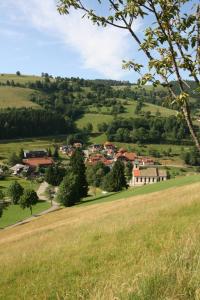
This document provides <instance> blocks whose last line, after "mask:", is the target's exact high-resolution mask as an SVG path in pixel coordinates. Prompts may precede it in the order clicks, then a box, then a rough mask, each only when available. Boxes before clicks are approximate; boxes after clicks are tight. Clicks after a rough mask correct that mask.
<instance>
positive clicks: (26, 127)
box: [0, 108, 74, 139]
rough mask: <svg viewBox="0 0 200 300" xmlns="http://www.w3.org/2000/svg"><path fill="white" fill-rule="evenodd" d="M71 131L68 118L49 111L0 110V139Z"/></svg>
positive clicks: (71, 125) (72, 127) (72, 128)
mask: <svg viewBox="0 0 200 300" xmlns="http://www.w3.org/2000/svg"><path fill="white" fill-rule="evenodd" d="M73 131H74V126H73V123H72V122H71V120H70V119H65V118H64V117H63V116H61V115H60V114H57V113H53V112H50V111H45V110H37V109H31V108H29V109H28V108H27V109H26V108H23V109H6V110H1V111H0V139H9V138H17V137H32V136H43V135H51V134H66V133H72V132H73Z"/></svg>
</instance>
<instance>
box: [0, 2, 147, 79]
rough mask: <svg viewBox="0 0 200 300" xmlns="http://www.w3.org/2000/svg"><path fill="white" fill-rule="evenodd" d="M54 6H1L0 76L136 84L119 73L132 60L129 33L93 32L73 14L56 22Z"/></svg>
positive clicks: (131, 75)
mask: <svg viewBox="0 0 200 300" xmlns="http://www.w3.org/2000/svg"><path fill="white" fill-rule="evenodd" d="M55 1H56V0H0V38H1V48H0V54H1V59H0V73H15V72H16V71H18V70H19V71H20V72H21V73H22V74H35V75H40V74H41V73H42V72H47V73H49V74H51V75H53V76H64V77H81V78H89V79H94V78H107V79H120V80H130V81H132V82H133V81H135V80H136V78H137V76H136V75H135V74H134V73H133V72H130V71H127V70H123V69H122V60H123V59H131V58H133V56H134V55H135V54H137V53H136V51H137V48H136V46H134V43H133V42H132V41H131V40H130V36H129V34H128V32H126V31H124V30H120V29H117V28H114V27H107V28H106V29H105V28H101V27H97V26H94V25H92V24H91V22H90V21H89V20H87V19H86V18H84V19H83V18H81V13H80V12H78V11H74V10H73V11H72V12H71V13H70V14H69V15H67V16H61V15H59V13H58V12H57V9H56V3H55ZM88 1H90V2H91V1H92V2H91V3H94V1H93V0H88ZM141 27H142V24H141V22H140V21H138V22H136V23H135V24H134V28H135V30H136V31H139V30H141ZM132 54H134V55H132Z"/></svg>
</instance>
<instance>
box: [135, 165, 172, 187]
mask: <svg viewBox="0 0 200 300" xmlns="http://www.w3.org/2000/svg"><path fill="white" fill-rule="evenodd" d="M165 180H167V172H166V170H161V169H158V168H146V169H141V168H140V167H139V165H134V167H133V176H132V179H131V180H130V182H129V185H130V186H141V185H145V184H152V183H156V182H159V181H165Z"/></svg>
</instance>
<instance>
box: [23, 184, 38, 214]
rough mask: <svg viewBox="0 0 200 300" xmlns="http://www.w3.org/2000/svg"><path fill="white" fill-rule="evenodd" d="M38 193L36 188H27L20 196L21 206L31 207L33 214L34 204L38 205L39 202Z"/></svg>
mask: <svg viewBox="0 0 200 300" xmlns="http://www.w3.org/2000/svg"><path fill="white" fill-rule="evenodd" d="M38 200H39V199H38V195H37V193H36V192H35V191H34V190H31V189H27V190H25V191H24V194H23V195H22V196H21V198H20V202H19V203H20V206H21V207H22V208H23V209H25V208H30V211H31V215H32V213H33V211H32V206H33V205H36V204H37V202H38Z"/></svg>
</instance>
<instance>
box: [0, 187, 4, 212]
mask: <svg viewBox="0 0 200 300" xmlns="http://www.w3.org/2000/svg"><path fill="white" fill-rule="evenodd" d="M4 197H5V196H4V193H3V192H2V191H1V190H0V218H1V217H2V215H3V210H4Z"/></svg>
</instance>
